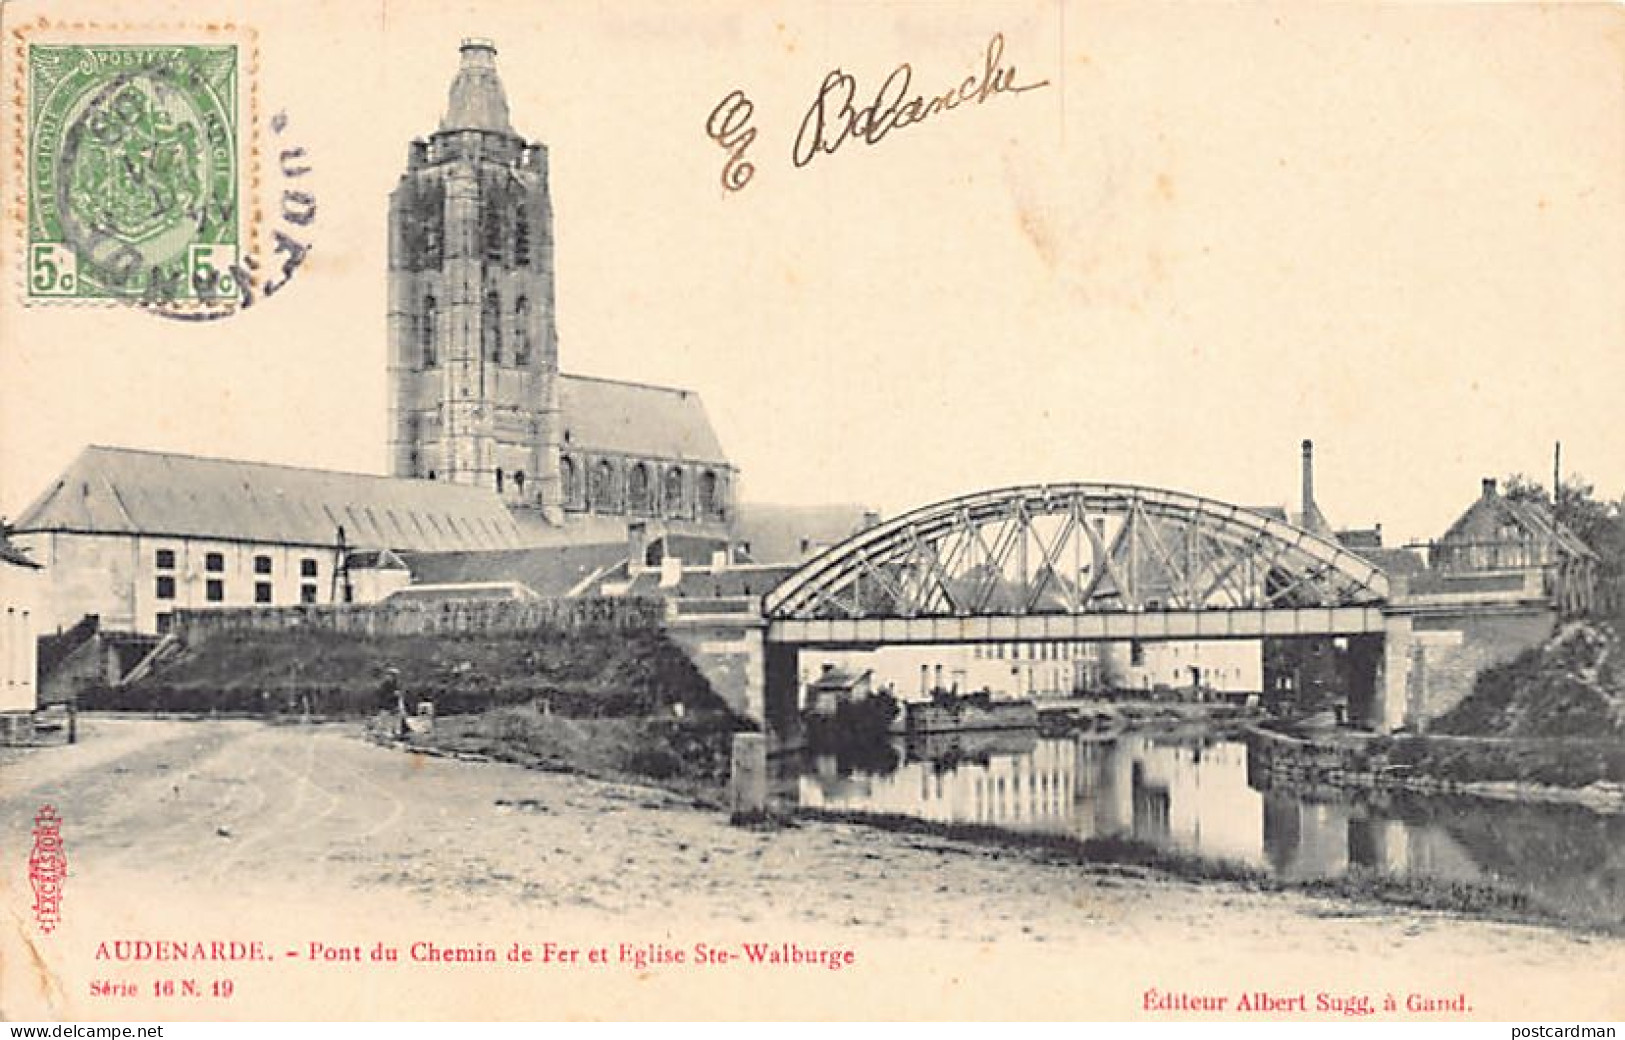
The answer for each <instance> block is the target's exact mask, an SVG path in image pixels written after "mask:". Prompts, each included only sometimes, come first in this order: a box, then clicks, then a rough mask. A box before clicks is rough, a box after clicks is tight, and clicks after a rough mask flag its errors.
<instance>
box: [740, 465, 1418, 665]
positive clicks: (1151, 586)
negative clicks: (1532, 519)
mask: <svg viewBox="0 0 1625 1040" xmlns="http://www.w3.org/2000/svg"><path fill="white" fill-rule="evenodd" d="M1387 598H1388V580H1387V576H1386V575H1385V574H1384V573H1383V572H1382V571H1381V570H1380V569H1379V568H1378V567H1376V566H1375V565H1374V564H1372V563H1371V562H1369V561H1367V560H1366V559H1364V558H1363V557H1361V556H1359V555H1358V554H1356V553H1354V552H1351V551H1350V550H1348V549H1347V548H1344V547H1343V546H1341V545H1339V544H1337V543H1336V542H1334V541H1332V540H1331V539H1328V538H1325V537H1322V536H1320V535H1318V534H1315V533H1313V532H1310V531H1306V530H1303V529H1302V528H1299V527H1295V526H1293V525H1292V524H1289V523H1287V522H1285V521H1284V520H1278V519H1276V518H1274V517H1272V516H1269V515H1267V514H1265V513H1261V512H1258V511H1255V510H1251V509H1246V508H1243V507H1241V506H1236V505H1231V504H1229V503H1225V502H1219V501H1216V500H1213V499H1209V498H1203V497H1200V496H1196V495H1190V494H1186V493H1183V492H1179V491H1170V490H1165V489H1160V488H1151V487H1140V486H1135V485H1120V484H1086V483H1080V484H1065V485H1032V486H1025V487H1013V488H1004V489H1000V490H995V491H986V492H980V493H977V494H971V495H965V496H962V497H959V498H954V499H950V500H948V501H946V502H941V503H938V504H936V505H931V506H927V507H924V508H922V509H917V510H914V511H912V512H910V513H906V514H904V515H902V516H899V517H896V518H895V519H893V520H890V521H888V522H886V523H883V524H880V525H878V526H876V527H873V528H870V529H868V530H866V531H862V532H859V533H858V534H856V535H854V536H852V537H851V538H849V539H847V540H846V541H844V542H842V543H840V544H839V545H836V546H834V547H832V548H830V549H829V550H827V551H826V552H824V553H822V554H821V555H819V556H817V557H815V558H814V559H812V560H810V561H809V562H808V563H807V564H806V565H805V566H803V567H801V568H800V569H799V570H797V571H796V572H795V573H793V574H791V575H790V576H789V577H788V578H786V579H785V580H784V581H783V582H782V583H780V584H779V585H778V586H777V587H776V588H775V589H773V590H772V591H771V592H770V593H769V594H768V595H767V597H766V598H765V600H764V602H763V613H764V615H765V616H766V618H767V619H768V621H769V626H770V638H774V639H776V640H779V641H786V642H826V643H846V642H851V643H878V642H937V641H944V642H954V641H979V640H987V639H1027V638H1041V639H1071V638H1079V639H1088V638H1101V639H1110V638H1209V637H1218V638H1223V637H1236V638H1242V637H1257V636H1259V635H1269V634H1292V633H1303V634H1310V633H1314V634H1356V633H1361V632H1374V631H1380V630H1381V618H1380V607H1381V605H1382V604H1383V603H1384V602H1385V601H1386V600H1387Z"/></svg>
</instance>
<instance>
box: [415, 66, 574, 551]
mask: <svg viewBox="0 0 1625 1040" xmlns="http://www.w3.org/2000/svg"><path fill="white" fill-rule="evenodd" d="M558 372H559V364H558V333H557V327H556V323H555V313H554V307H553V209H552V203H551V201H550V200H549V196H548V172H547V147H546V146H545V145H543V144H541V143H540V142H532V141H526V140H525V139H524V138H522V137H520V136H519V135H518V134H517V133H515V132H514V129H513V127H512V126H511V125H510V124H509V122H508V100H507V97H506V96H505V94H504V92H503V89H502V82H501V80H500V79H498V78H497V70H496V48H495V47H494V46H493V45H492V44H491V43H489V42H488V41H484V40H465V41H464V42H463V45H462V64H461V67H460V68H459V69H458V71H457V77H456V79H455V80H453V82H452V85H451V95H450V99H449V102H448V104H447V109H446V115H445V118H444V119H442V120H441V121H440V128H439V129H438V130H437V131H435V132H434V133H432V134H431V135H429V139H428V140H427V141H423V140H416V141H413V142H412V143H411V145H410V150H409V152H408V156H407V164H406V172H405V173H404V174H402V175H401V179H400V183H399V184H398V185H397V186H396V188H395V190H394V191H393V192H392V193H391V194H390V199H389V392H390V415H389V421H390V434H389V438H390V439H389V452H390V469H391V472H392V473H393V474H394V475H395V476H398V477H421V478H424V479H429V480H442V481H453V482H455V483H459V484H474V485H479V486H484V487H488V488H492V489H495V490H496V491H498V492H499V493H500V494H501V496H502V498H503V500H504V501H505V502H507V503H509V504H510V505H513V506H531V507H535V508H537V509H539V510H541V511H542V513H543V514H544V515H545V516H546V517H547V518H548V520H549V521H551V522H553V523H558V522H559V521H560V519H561V515H562V514H561V508H562V505H563V491H562V487H561V484H560V479H559V437H560V426H561V422H560V419H559V386H558Z"/></svg>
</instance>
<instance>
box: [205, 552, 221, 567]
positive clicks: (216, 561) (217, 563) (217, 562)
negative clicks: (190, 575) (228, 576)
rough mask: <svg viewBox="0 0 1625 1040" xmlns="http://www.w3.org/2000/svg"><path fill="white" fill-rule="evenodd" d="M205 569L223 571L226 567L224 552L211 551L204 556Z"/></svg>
mask: <svg viewBox="0 0 1625 1040" xmlns="http://www.w3.org/2000/svg"><path fill="white" fill-rule="evenodd" d="M203 569H204V570H206V571H223V570H225V569H226V557H225V554H224V553H209V554H208V555H207V556H205V557H203Z"/></svg>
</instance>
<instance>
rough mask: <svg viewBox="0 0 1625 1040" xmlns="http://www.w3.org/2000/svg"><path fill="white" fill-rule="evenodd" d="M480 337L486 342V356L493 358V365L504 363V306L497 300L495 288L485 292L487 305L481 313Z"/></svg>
mask: <svg viewBox="0 0 1625 1040" xmlns="http://www.w3.org/2000/svg"><path fill="white" fill-rule="evenodd" d="M480 337H481V339H482V340H483V342H484V346H485V356H486V357H488V358H490V359H491V363H492V364H493V365H500V364H502V306H501V304H500V303H499V302H498V301H497V294H496V290H494V289H493V290H491V291H490V292H488V293H486V294H485V307H484V308H483V309H482V311H481V313H480Z"/></svg>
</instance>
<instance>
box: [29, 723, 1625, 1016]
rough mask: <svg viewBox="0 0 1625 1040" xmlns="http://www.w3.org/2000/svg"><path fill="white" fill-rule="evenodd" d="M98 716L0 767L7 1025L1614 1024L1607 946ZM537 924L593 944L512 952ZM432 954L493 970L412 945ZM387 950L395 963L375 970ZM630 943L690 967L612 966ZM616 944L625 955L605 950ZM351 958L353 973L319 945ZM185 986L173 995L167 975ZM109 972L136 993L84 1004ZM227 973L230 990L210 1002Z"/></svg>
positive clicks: (492, 770)
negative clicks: (52, 826)
mask: <svg viewBox="0 0 1625 1040" xmlns="http://www.w3.org/2000/svg"><path fill="white" fill-rule="evenodd" d="M82 732H83V735H84V739H83V741H82V743H80V744H79V745H77V746H75V747H71V748H51V749H43V750H39V751H35V752H31V753H28V754H24V755H13V756H11V757H9V758H7V759H5V760H3V761H0V848H3V849H4V850H5V854H4V860H5V863H7V864H9V866H6V867H4V868H3V869H0V900H3V902H4V906H5V910H6V916H5V918H4V922H5V923H4V928H5V933H4V940H3V942H0V958H3V959H0V1015H3V1016H4V1017H7V1018H34V1017H46V1018H112V1019H117V1018H124V1019H134V1018H161V1019H162V1018H192V1017H201V1018H213V1017H232V1018H237V1017H244V1018H252V1017H262V1018H292V1017H299V1018H305V1017H316V1018H325V1017H340V1018H342V1017H365V1018H375V1017H384V1018H390V1017H462V1018H469V1017H472V1018H485V1017H519V1018H558V1017H608V1018H614V1017H656V1016H659V1017H671V1016H677V1017H687V1016H694V1017H710V1016H722V1017H760V1016H774V1015H787V1016H796V1017H850V1016H865V1017H875V1016H879V1017H964V1016H977V1015H998V1016H999V1017H1015V1018H1024V1017H1063V1018H1066V1017H1071V1018H1107V1019H1120V1018H1129V1017H1136V1016H1139V1015H1142V1014H1147V1013H1148V1012H1147V1011H1146V1010H1145V1003H1146V992H1147V991H1148V990H1151V989H1153V988H1154V989H1156V990H1158V991H1159V992H1161V993H1175V994H1186V995H1203V996H1212V997H1220V996H1222V997H1224V998H1225V999H1226V1000H1227V1001H1228V1003H1227V1005H1226V1009H1227V1011H1228V1012H1229V1013H1230V1014H1232V1015H1234V1014H1235V1012H1236V1009H1237V999H1238V998H1239V997H1240V995H1241V994H1243V993H1247V992H1252V991H1259V990H1262V991H1268V992H1271V993H1273V994H1277V995H1279V996H1281V997H1283V998H1295V997H1297V996H1300V995H1301V996H1302V997H1303V998H1304V1001H1305V1003H1306V1004H1307V1005H1308V1008H1309V1011H1310V1012H1313V1011H1314V1010H1315V1005H1316V1002H1317V995H1324V999H1325V1000H1326V1001H1327V1002H1331V1001H1333V1000H1334V999H1335V1000H1336V1001H1337V1002H1342V1001H1343V998H1348V997H1354V996H1357V995H1364V996H1367V997H1370V998H1372V999H1373V1001H1374V1004H1375V1006H1376V1007H1378V1008H1379V1009H1380V1008H1381V1006H1382V1004H1381V1002H1382V998H1383V997H1384V996H1386V995H1389V994H1392V995H1393V996H1394V997H1395V998H1396V1001H1397V1002H1398V1003H1399V1004H1400V1010H1399V1016H1398V1017H1444V1018H1460V1017H1492V1018H1513V1019H1538V1018H1564V1019H1569V1020H1572V1019H1581V1020H1584V1019H1587V1018H1618V1017H1620V1016H1621V1015H1625V987H1621V986H1620V984H1619V980H1620V979H1621V978H1625V942H1622V941H1618V940H1601V939H1595V938H1590V939H1588V938H1585V937H1579V936H1574V935H1569V934H1565V933H1562V932H1559V931H1555V930H1549V929H1541V928H1532V927H1521V926H1509V925H1499V924H1489V923H1484V922H1475V921H1463V920H1458V919H1454V918H1449V917H1445V916H1440V915H1428V914H1414V913H1400V912H1393V911H1386V910H1379V909H1374V908H1363V907H1357V906H1352V905H1349V904H1345V903H1341V902H1332V901H1321V900H1314V899H1309V898H1304V897H1300V896H1281V895H1264V894H1259V893H1254V892H1249V891H1245V890H1243V889H1241V888H1239V887H1235V886H1226V885H1206V886H1198V885H1192V884H1187V883H1183V882H1179V881H1174V880H1168V879H1164V878H1156V877H1145V876H1143V875H1140V874H1137V873H1135V872H1122V871H1093V870H1087V869H1083V868H1079V867H1077V866H1075V865H1055V864H1047V863H1043V862H1038V861H1035V860H1034V859H1032V858H1030V857H1026V856H1022V855H1017V854H1011V853H1008V852H1002V851H995V850H990V849H985V848H975V847H970V846H964V845H959V844H956V843H954V842H950V841H944V840H939V839H935V838H929V837H918V836H907V835H896V834H888V833H884V832H879V831H875V830H872V829H868V828H862V827H853V826H846V825H809V826H802V827H797V828H793V829H791V830H787V831H780V832H775V833H758V832H751V831H743V830H739V829H736V828H732V827H729V826H728V825H727V823H726V821H725V819H724V818H723V817H722V816H721V814H718V813H715V812H708V811H699V810H695V809H692V808H688V807H686V806H685V805H684V804H683V803H682V801H681V800H680V799H677V798H675V797H674V796H671V795H669V794H667V793H665V792H662V791H659V790H656V789H652V788H643V787H634V786H627V785H616V784H605V783H600V782H596V781H589V780H584V779H580V778H576V777H569V776H559V775H554V774H546V773H538V772H530V771H526V770H523V769H518V768H515V767H509V766H498V765H480V764H470V763H463V762H455V761H449V760H444V759H433V758H427V757H424V756H418V755H408V754H404V753H401V752H398V751H393V750H388V749H384V748H379V747H374V746H372V745H369V744H366V743H364V742H362V741H361V740H359V739H358V738H357V736H356V731H355V730H354V728H352V727H339V726H320V727H298V726H287V727H276V726H266V725H262V724H259V723H254V722H180V721H154V720H135V719H109V718H93V719H88V720H86V721H85V724H84V726H83V731H82ZM46 801H49V802H51V803H52V804H54V805H55V806H56V808H57V810H58V813H59V814H60V815H61V817H62V818H63V820H64V821H65V823H64V826H63V837H64V840H65V843H66V846H67V854H68V857H69V862H70V876H69V879H68V882H67V887H66V894H65V900H64V905H63V917H64V923H63V925H62V926H61V927H60V928H59V929H58V930H57V931H56V932H55V933H53V934H51V935H48V936H42V935H40V934H39V933H38V931H37V929H36V928H35V927H34V924H33V913H32V909H31V906H32V894H31V892H30V891H29V885H28V878H27V865H26V860H27V849H28V848H29V842H30V839H29V830H30V827H31V826H32V818H33V814H34V812H35V810H36V809H37V808H38V806H39V805H40V804H41V803H42V802H46ZM112 940H171V941H175V942H196V941H210V940H221V941H231V940H236V941H239V942H243V943H249V942H258V943H262V944H263V947H264V950H265V956H267V957H268V958H270V959H268V960H265V961H248V962H232V963H220V962H205V963H197V962H158V963H155V962H152V961H144V962H140V963H133V964H132V963H120V962H118V961H115V960H98V959H97V951H98V947H99V945H100V944H101V943H103V942H108V941H112ZM754 941H764V942H771V943H773V944H778V943H781V942H794V943H797V944H800V946H801V947H803V948H806V949H820V950H821V949H842V950H850V951H852V953H853V957H854V963H853V964H852V965H850V966H847V967H843V968H841V969H839V970H833V969H831V968H829V967H820V966H807V965H794V964H792V965H758V964H751V963H748V961H747V962H746V963H741V962H740V961H739V960H735V961H733V962H731V963H726V964H710V963H703V964H701V963H695V957H696V955H697V951H696V949H695V948H696V946H697V944H700V943H704V944H707V945H708V946H712V947H720V948H722V949H724V950H728V951H731V952H734V953H741V954H742V952H743V951H742V947H741V946H740V944H741V943H744V942H754ZM548 942H552V943H555V944H559V945H561V946H574V947H578V948H580V950H581V952H580V954H579V955H578V957H579V960H578V961H577V962H574V963H572V962H562V963H560V962H545V963H544V962H543V961H541V960H534V961H532V962H530V963H510V962H507V961H506V959H505V958H506V955H507V953H508V952H509V949H510V947H511V946H512V945H513V944H514V943H518V944H520V945H521V947H522V948H524V949H528V950H530V951H532V953H533V954H534V955H535V956H537V957H538V958H539V957H542V956H543V955H544V953H545V949H544V947H545V944H546V943H548ZM312 943H317V944H320V947H321V948H320V949H317V950H314V951H313V950H312V947H311V944H312ZM413 943H419V944H424V943H427V944H431V945H432V946H433V947H434V948H435V949H448V948H459V947H461V948H468V949H472V950H475V951H479V950H487V949H488V950H491V951H493V952H494V953H495V954H496V955H497V957H498V958H499V959H498V962H497V963H495V964H487V963H460V962H450V963H448V962H446V961H443V960H423V959H421V958H419V959H414V958H413V952H412V951H413V947H412V944H413ZM380 944H382V945H384V946H386V947H388V946H393V947H395V948H396V950H397V956H398V959H397V960H395V961H374V960H372V959H371V955H372V952H373V950H374V948H375V947H377V946H379V945H380ZM622 944H626V950H625V951H624V953H625V954H626V955H627V956H628V957H629V958H630V957H631V955H632V954H633V953H635V952H636V951H637V950H642V951H644V952H650V951H651V949H652V952H653V953H654V954H655V955H656V956H657V957H659V956H661V955H672V954H674V953H675V952H676V951H681V952H682V953H683V955H684V963H681V964H676V963H670V962H669V961H668V962H666V963H656V964H652V965H651V964H645V965H642V966H639V965H638V964H637V963H636V962H635V961H634V960H631V959H628V960H626V961H624V962H623V961H622V960H621V958H622V955H623V950H622V948H621V946H622ZM598 947H602V948H604V950H605V954H606V956H605V961H606V963H603V964H595V963H591V962H590V961H589V960H588V958H589V956H590V953H589V951H590V950H591V949H592V948H598ZM354 948H359V951H358V952H359V953H360V956H361V961H360V963H355V962H352V961H348V960H336V961H330V962H329V961H324V960H323V959H322V957H321V954H322V953H323V951H324V950H325V951H333V950H339V951H343V950H351V949H354ZM109 950H110V951H111V952H116V951H114V950H113V948H111V947H110V948H109ZM418 952H419V953H420V954H422V953H424V952H426V948H424V947H421V946H420V947H419V950H418ZM313 953H315V954H316V955H317V956H316V959H315V960H314V961H313V959H312V954H313ZM291 955H292V956H291ZM166 980H167V981H168V982H170V983H173V984H175V985H176V986H177V995H176V996H173V997H171V996H164V997H158V996H155V995H154V990H153V987H154V986H155V985H162V984H163V983H164V982H165V981H166ZM98 981H101V982H104V983H108V984H124V983H128V984H130V985H132V986H134V987H135V988H136V991H137V993H138V994H139V995H138V996H136V997H134V998H123V997H118V996H106V995H93V994H92V986H93V983H96V982H98ZM226 981H229V982H230V989H231V996H230V997H222V996H215V995H213V990H214V987H215V985H216V984H218V983H221V982H226ZM187 982H190V983H192V984H193V985H194V986H195V987H196V988H197V990H198V991H199V992H198V995H195V996H193V995H190V994H189V993H187V992H186V987H185V986H184V985H183V984H184V983H187ZM1408 994H1421V995H1425V996H1427V997H1428V998H1430V999H1442V998H1446V997H1452V996H1456V995H1458V994H1465V998H1466V1002H1467V1004H1468V1005H1469V1007H1470V1010H1469V1011H1468V1012H1466V1013H1465V1014H1464V1013H1462V1012H1459V1011H1447V1012H1442V1013H1439V1014H1434V1013H1415V1012H1413V1013H1409V1014H1407V1013H1406V1012H1405V1011H1404V1007H1403V1005H1404V1003H1405V1000H1406V997H1407V995H1408ZM1149 1013H1152V1014H1159V1015H1160V1014H1165V1013H1164V1012H1149ZM1296 1015H1297V1013H1296V1012H1290V1011H1289V1012H1283V1013H1282V1014H1278V1015H1276V1016H1274V1017H1276V1018H1281V1017H1295V1016H1296ZM1336 1015H1337V1013H1336V1012H1331V1013H1330V1017H1336Z"/></svg>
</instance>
